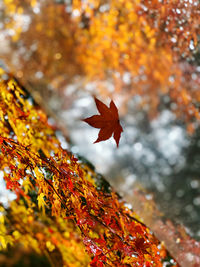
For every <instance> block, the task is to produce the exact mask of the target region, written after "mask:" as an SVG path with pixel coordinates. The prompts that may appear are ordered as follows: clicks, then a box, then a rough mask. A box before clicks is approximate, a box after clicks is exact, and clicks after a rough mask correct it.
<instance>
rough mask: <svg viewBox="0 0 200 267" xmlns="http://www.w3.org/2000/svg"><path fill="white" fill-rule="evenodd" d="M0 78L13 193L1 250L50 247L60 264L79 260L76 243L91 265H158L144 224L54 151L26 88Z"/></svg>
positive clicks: (0, 150) (1, 141) (56, 146)
mask: <svg viewBox="0 0 200 267" xmlns="http://www.w3.org/2000/svg"><path fill="white" fill-rule="evenodd" d="M2 72H3V71H2ZM2 77H4V78H1V80H0V88H1V90H0V168H1V170H2V171H3V172H4V180H5V181H6V186H7V188H8V189H10V190H12V191H13V192H14V193H15V194H16V196H17V199H16V200H15V201H13V202H12V203H11V208H10V211H9V212H7V214H6V211H5V209H4V208H3V207H1V227H0V231H1V239H0V243H1V247H2V249H6V248H7V246H8V244H10V245H16V243H21V244H23V245H24V246H25V247H28V246H31V248H32V249H34V250H35V251H36V252H38V253H49V254H51V252H52V251H54V250H55V251H57V253H60V254H61V256H62V261H63V263H62V264H63V266H87V265H88V264H89V257H88V256H87V255H86V254H85V251H84V249H83V244H82V242H83V243H84V245H85V247H86V249H87V252H88V253H89V255H90V257H91V259H92V260H91V262H90V264H91V266H104V265H108V266H136V265H139V266H144V265H145V266H162V263H161V262H162V257H161V255H162V254H163V253H160V252H161V251H160V249H159V242H158V240H156V238H155V237H154V236H153V235H152V234H151V232H150V230H149V229H148V228H147V227H146V226H145V225H143V224H142V223H140V222H139V221H138V219H136V217H137V216H136V214H134V213H133V212H132V211H131V210H130V209H128V208H127V207H126V205H125V204H124V203H123V201H121V200H120V198H119V196H118V195H117V194H116V193H115V192H114V191H113V190H112V188H111V187H110V186H109V185H108V184H107V183H105V181H104V180H103V179H102V178H99V176H98V175H96V174H95V172H94V171H93V170H91V169H90V168H89V167H88V166H87V165H84V164H83V163H81V162H79V161H78V159H76V158H75V157H74V156H73V155H72V154H71V153H70V152H68V151H66V150H63V149H62V147H61V145H60V143H59V141H58V139H57V138H56V135H55V130H54V129H53V127H52V126H50V125H49V124H48V119H47V117H46V116H45V114H44V113H43V111H42V110H41V109H40V108H39V107H38V106H37V105H36V104H34V103H33V101H32V98H31V97H30V96H29V95H28V94H27V92H26V91H25V90H24V89H23V88H21V87H20V86H19V84H18V83H17V82H16V81H15V80H14V79H12V78H7V79H5V76H2ZM34 196H35V199H37V201H36V200H35V201H34ZM81 241H82V242H81ZM77 251H78V252H77ZM69 255H71V256H69ZM77 257H78V258H79V257H80V260H77ZM70 264H71V265H70ZM73 264H74V265H73ZM81 264H83V265H81Z"/></svg>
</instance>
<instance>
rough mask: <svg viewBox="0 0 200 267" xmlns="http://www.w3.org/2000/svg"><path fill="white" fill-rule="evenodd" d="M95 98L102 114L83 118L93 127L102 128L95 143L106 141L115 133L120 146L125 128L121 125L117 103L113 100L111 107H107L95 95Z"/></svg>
mask: <svg viewBox="0 0 200 267" xmlns="http://www.w3.org/2000/svg"><path fill="white" fill-rule="evenodd" d="M94 100H95V103H96V106H97V109H98V111H99V113H100V115H94V116H91V117H89V118H86V119H84V120H83V121H85V122H87V123H88V124H89V125H91V126H92V127H95V128H99V129H100V131H99V135H98V138H97V140H96V141H95V142H94V143H98V142H101V141H105V140H107V139H109V138H110V137H111V136H112V135H113V136H114V139H115V141H116V144H117V147H118V145H119V139H120V136H121V132H123V129H122V126H121V125H120V121H119V114H118V109H117V107H116V106H115V103H114V102H113V101H112V100H111V102H110V107H107V106H106V105H105V104H104V103H103V102H101V101H100V100H98V99H97V98H96V97H94Z"/></svg>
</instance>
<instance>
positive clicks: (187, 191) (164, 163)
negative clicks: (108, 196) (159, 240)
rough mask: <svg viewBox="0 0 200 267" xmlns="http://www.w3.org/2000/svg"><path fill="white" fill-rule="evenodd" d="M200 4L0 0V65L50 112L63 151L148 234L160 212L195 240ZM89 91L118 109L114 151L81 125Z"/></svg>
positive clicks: (199, 230)
mask: <svg viewBox="0 0 200 267" xmlns="http://www.w3.org/2000/svg"><path fill="white" fill-rule="evenodd" d="M147 2H148V3H147ZM199 7H200V3H199V1H167V2H166V1H142V0H141V1H131V0H126V1H125V0H122V1H117V0H116V1H115V0H113V1H108V0H101V1H100V0H87V1H78V0H77V1H73V2H71V1H70V0H65V1H64V0H63V1H58V0H57V1H56V0H54V1H53V0H51V1H50V0H48V1H43V0H32V1H30V0H25V1H23V3H22V1H19V0H4V1H1V2H0V65H1V66H2V67H3V68H4V69H6V70H7V71H8V72H10V73H12V74H13V76H14V77H15V78H16V79H18V80H19V82H20V83H21V84H23V85H24V86H25V88H27V89H28V90H29V91H30V92H31V94H32V96H33V97H34V99H35V100H36V102H38V103H39V104H40V105H41V106H42V107H43V108H44V109H45V110H46V112H47V113H48V115H49V123H50V124H53V125H55V124H56V125H57V128H58V130H57V136H58V138H59V140H60V141H61V143H62V146H63V148H66V149H70V150H71V151H72V152H73V153H74V154H76V155H77V156H78V157H80V158H82V160H85V161H88V162H90V164H92V165H94V166H95V168H96V170H97V172H99V173H101V174H102V175H103V176H105V178H106V179H107V180H108V181H109V182H110V183H111V185H112V186H113V187H114V188H115V189H116V191H117V192H119V193H120V194H121V195H122V196H123V197H124V198H125V199H126V200H128V202H129V203H130V204H129V205H132V207H133V209H134V210H135V211H136V212H138V214H139V215H140V217H141V218H142V219H143V220H144V223H146V224H147V225H149V226H150V227H151V228H152V229H153V230H154V231H155V229H156V227H157V226H156V224H155V223H153V221H154V222H156V218H159V219H160V218H162V221H168V220H170V221H171V222H172V223H173V225H175V228H176V225H178V224H181V225H183V226H185V231H186V232H187V234H188V235H189V236H190V237H192V238H194V239H195V240H197V241H198V240H200V224H199V221H200V169H199V166H200V139H199V137H200V127H199V119H200V113H199V107H200V46H199V31H200V27H199V25H200V24H199V22H200V13H199V12H200V11H199V10H200V9H199ZM5 78H6V77H5ZM93 95H95V96H97V97H98V98H99V99H100V100H101V101H103V102H104V103H105V104H109V103H110V100H111V99H113V100H114V101H115V103H116V105H117V107H118V109H119V114H120V120H121V124H122V127H123V129H124V132H123V133H122V136H121V140H120V145H119V148H116V144H115V143H114V140H113V139H110V140H108V141H105V142H101V143H97V144H93V142H94V141H95V140H96V138H97V135H98V129H94V128H92V127H90V126H88V125H87V124H86V123H84V122H82V121H81V119H83V118H86V117H89V116H92V115H94V114H97V110H96V107H95V103H94V100H93ZM4 200H5V197H4V196H3V195H2V196H1V201H4ZM141 203H143V204H142V206H141ZM154 224H155V225H154ZM158 235H159V233H158ZM163 235H164V233H163ZM175 242H176V240H175Z"/></svg>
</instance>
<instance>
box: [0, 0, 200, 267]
mask: <svg viewBox="0 0 200 267" xmlns="http://www.w3.org/2000/svg"><path fill="white" fill-rule="evenodd" d="M0 9H1V17H2V24H1V29H2V32H3V34H4V36H5V40H6V42H8V44H9V46H10V49H11V50H8V51H3V49H2V47H0V48H1V49H0V56H1V58H3V59H4V61H5V62H6V64H7V65H8V66H9V68H10V70H11V71H12V73H14V75H15V76H16V77H17V79H20V81H21V83H22V84H24V85H25V87H27V88H28V89H29V90H30V91H32V93H35V91H36V90H38V91H39V92H40V93H41V94H42V95H43V96H45V95H48V94H47V92H48V90H49V91H50V92H52V91H56V92H58V93H60V94H62V93H63V90H66V85H70V84H79V85H80V86H79V87H78V89H80V88H81V89H82V88H84V89H85V90H87V85H88V84H89V83H93V84H94V85H95V86H94V87H95V89H94V92H92V93H94V94H95V95H101V99H102V100H103V98H106V97H109V98H110V99H114V100H115V98H117V97H120V99H121V111H123V113H125V111H126V108H127V106H128V103H129V100H130V99H134V100H135V102H136V103H137V105H138V107H139V108H141V109H142V110H144V111H147V112H148V114H149V116H150V117H154V116H156V115H157V113H158V110H159V105H160V103H161V102H162V101H163V102H164V103H165V104H166V105H169V108H170V109H171V110H172V111H173V112H174V113H175V114H176V115H177V117H178V118H181V119H182V120H183V121H184V122H186V124H187V127H188V131H189V132H190V133H193V132H194V131H195V128H196V127H198V124H199V119H200V113H199V101H200V90H199V85H200V79H199V67H198V66H197V64H196V62H197V59H198V57H199V41H198V36H199V34H200V27H199V25H200V11H199V10H200V3H199V1H184V0H168V1H167V0H164V1H159V0H153V1H144V0H135V1H133V0H111V1H107V0H88V1H81V0H74V1H52V0H47V1H42V0H25V1H20V0H4V1H2V4H1V5H0ZM1 43H2V42H1ZM6 44H7V43H6ZM3 48H4V49H5V46H3ZM2 51H3V52H2ZM10 51H12V53H11V52H10ZM195 60H196V61H195ZM36 85H37V86H36ZM45 100H46V99H45ZM96 102H97V100H96ZM113 103H114V102H111V104H110V108H108V107H106V108H107V109H109V110H110V111H108V110H107V111H108V113H107V112H106V113H104V112H103V111H102V110H101V107H102V105H103V104H101V105H100V104H97V108H98V110H99V112H100V115H94V116H96V117H94V116H93V117H91V118H87V119H85V121H86V122H88V123H89V124H90V125H92V126H94V127H97V128H99V129H100V133H99V136H98V139H97V140H96V142H99V141H102V140H105V139H107V138H109V137H111V135H112V134H114V139H115V141H116V143H117V145H118V144H119V139H120V134H121V132H122V128H121V125H120V124H119V121H118V119H119V118H118V112H117V111H116V110H115V106H114V104H113ZM100 106H101V107H100ZM111 110H112V111H111ZM108 114H109V116H108ZM108 117H109V118H108ZM113 119H114V120H113ZM110 120H112V121H113V122H114V123H113V124H112V127H110V128H109V127H107V126H105V121H106V124H107V122H108V121H110ZM56 130H57V129H56V128H55V127H54V126H52V125H50V124H49V121H48V118H47V116H46V114H45V113H44V112H43V111H42V110H41V109H40V108H39V106H38V105H37V104H36V103H35V102H34V101H33V99H32V98H31V96H30V95H29V93H28V92H27V91H26V90H25V89H24V88H22V87H21V86H20V85H19V84H18V83H17V82H16V80H15V79H13V78H11V77H10V76H8V75H7V74H6V73H4V71H3V70H1V80H0V167H1V170H2V171H3V172H4V180H5V182H6V186H7V189H8V190H11V191H13V192H14V193H15V194H16V196H17V199H16V200H14V201H13V202H12V203H10V206H9V207H8V208H7V207H3V206H1V217H0V221H1V225H0V244H1V249H2V250H4V251H8V250H9V249H10V248H11V247H13V248H14V249H15V248H17V247H21V246H22V247H24V248H26V249H28V250H31V251H35V252H36V253H38V254H42V255H45V257H46V258H47V259H48V261H49V262H51V264H52V265H56V264H58V262H59V265H61V266H62V265H63V266H88V264H91V265H92V266H104V265H105V266H107V265H108V266H129V265H130V266H161V265H162V263H161V262H162V259H161V258H162V255H165V254H166V251H165V250H160V249H161V246H160V244H159V242H158V240H156V239H155V237H154V236H153V235H152V233H151V232H150V230H149V229H148V228H146V227H145V225H143V224H142V223H140V222H139V221H138V219H137V215H136V214H135V213H134V212H133V211H130V210H129V209H128V208H127V207H126V205H125V204H124V203H123V201H122V200H121V199H120V198H119V196H118V195H117V194H116V193H115V192H114V191H113V189H112V188H111V187H110V186H109V185H108V184H107V183H106V182H105V180H104V179H103V178H102V177H100V176H99V175H97V174H96V173H95V171H94V170H92V169H91V168H90V167H89V166H87V165H85V164H83V163H82V162H81V161H80V160H78V159H76V158H75V157H74V156H73V155H72V154H71V153H70V152H69V151H66V150H64V149H62V146H61V144H60V142H59V140H58V138H57V136H56ZM85 250H87V253H86V251H85ZM58 259H59V261H58Z"/></svg>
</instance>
